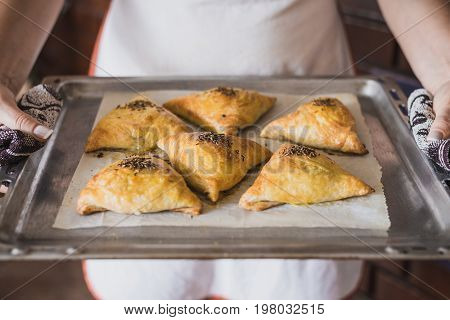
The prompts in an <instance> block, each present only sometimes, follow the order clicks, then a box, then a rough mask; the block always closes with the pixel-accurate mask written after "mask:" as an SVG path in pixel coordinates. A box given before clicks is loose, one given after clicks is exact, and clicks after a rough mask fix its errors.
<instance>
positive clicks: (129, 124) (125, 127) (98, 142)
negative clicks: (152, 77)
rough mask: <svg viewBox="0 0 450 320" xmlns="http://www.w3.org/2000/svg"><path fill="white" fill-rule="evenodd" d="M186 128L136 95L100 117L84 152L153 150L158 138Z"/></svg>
mask: <svg viewBox="0 0 450 320" xmlns="http://www.w3.org/2000/svg"><path fill="white" fill-rule="evenodd" d="M188 131H190V128H189V127H188V126H187V125H186V124H185V123H184V122H183V121H182V120H180V119H178V118H177V117H176V116H175V115H173V114H172V113H170V112H168V111H167V110H166V109H164V108H162V107H160V106H158V105H156V104H155V103H153V102H152V101H150V100H148V99H145V98H144V97H143V96H138V97H136V98H134V99H133V100H131V101H130V102H127V103H125V104H123V105H119V106H118V107H116V108H115V109H114V110H112V111H110V112H109V113H108V114H107V115H106V116H104V117H103V118H102V119H101V120H100V121H99V122H98V123H97V125H96V126H95V128H94V130H93V131H92V133H91V134H90V136H89V138H88V141H87V144H86V147H85V151H86V152H92V151H97V150H123V151H131V152H137V153H138V152H144V151H148V150H150V149H153V148H154V147H155V146H156V141H158V139H159V138H162V137H165V136H167V135H172V134H177V133H180V132H188Z"/></svg>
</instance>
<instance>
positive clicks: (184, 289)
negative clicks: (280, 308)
mask: <svg viewBox="0 0 450 320" xmlns="http://www.w3.org/2000/svg"><path fill="white" fill-rule="evenodd" d="M96 63H97V65H98V67H97V68H96V69H95V75H98V76H150V75H151V76H159V75H161V76H168V75H178V76H183V75H185V76H193V75H334V74H338V73H340V72H342V71H343V70H346V69H347V68H348V67H349V66H350V55H349V51H348V47H347V42H346V38H345V34H344V31H343V26H342V24H341V22H340V20H339V15H338V12H337V8H336V3H335V2H334V1H333V0H298V1H296V0H227V1H224V0H222V1H220V0H165V1H163V0H159V1H148V0H127V1H124V0H115V1H113V2H112V4H111V8H110V11H109V13H108V16H107V18H106V21H105V24H104V28H103V32H102V34H101V38H100V42H99V47H98V56H97V61H96ZM350 73H351V71H349V72H346V74H350ZM84 273H85V278H86V281H87V284H88V286H89V288H90V290H91V291H92V292H93V294H94V295H95V296H96V297H98V298H102V299H201V298H205V297H207V296H214V295H218V296H221V297H224V298H228V299H337V298H342V297H345V296H346V295H348V294H350V293H351V291H352V290H353V289H354V288H355V287H356V285H357V283H358V280H359V277H360V273H361V262H359V261H331V260H280V259H269V260H229V259H221V260H89V261H86V262H85V264H84Z"/></svg>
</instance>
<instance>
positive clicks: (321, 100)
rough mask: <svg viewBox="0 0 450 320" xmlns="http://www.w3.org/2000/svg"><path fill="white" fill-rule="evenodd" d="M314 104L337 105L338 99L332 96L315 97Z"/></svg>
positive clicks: (323, 105) (322, 105)
mask: <svg viewBox="0 0 450 320" xmlns="http://www.w3.org/2000/svg"><path fill="white" fill-rule="evenodd" d="M312 104H313V105H314V106H321V107H335V106H336V99H332V98H318V99H314V100H313V101H312Z"/></svg>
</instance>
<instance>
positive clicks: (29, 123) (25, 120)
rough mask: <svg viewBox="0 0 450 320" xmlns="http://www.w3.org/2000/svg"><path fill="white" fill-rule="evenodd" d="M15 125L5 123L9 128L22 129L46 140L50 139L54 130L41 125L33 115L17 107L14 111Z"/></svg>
mask: <svg viewBox="0 0 450 320" xmlns="http://www.w3.org/2000/svg"><path fill="white" fill-rule="evenodd" d="M12 120H13V125H12V127H11V126H9V125H8V124H6V123H5V125H7V126H8V127H9V128H11V129H16V130H19V131H22V132H24V133H28V134H31V135H33V136H35V137H36V138H38V139H41V140H46V139H48V138H49V137H50V136H51V134H52V133H53V130H52V129H50V128H47V127H45V126H43V125H41V124H40V123H39V122H37V121H36V120H35V119H34V118H33V117H32V116H30V115H28V114H26V113H25V112H23V111H21V110H19V109H17V111H15V112H14V113H13V118H12Z"/></svg>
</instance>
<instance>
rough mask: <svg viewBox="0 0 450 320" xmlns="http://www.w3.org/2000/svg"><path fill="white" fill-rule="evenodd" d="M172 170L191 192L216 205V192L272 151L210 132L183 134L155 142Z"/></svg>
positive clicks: (262, 160)
mask: <svg viewBox="0 0 450 320" xmlns="http://www.w3.org/2000/svg"><path fill="white" fill-rule="evenodd" d="M158 147H159V148H161V149H163V150H164V151H165V152H166V153H167V154H168V156H169V159H170V161H171V162H172V164H173V165H174V167H175V168H176V169H177V170H178V172H180V173H181V174H182V175H183V176H184V177H185V179H186V181H187V182H188V184H189V185H191V186H192V187H193V188H194V189H197V190H199V191H201V192H204V193H206V194H207V195H208V197H209V199H211V200H212V201H214V202H216V201H217V200H218V199H219V192H220V191H224V190H228V189H230V188H231V187H233V186H234V185H236V184H237V183H238V182H239V181H241V180H242V178H244V176H245V175H246V174H247V171H248V170H249V169H251V168H252V167H254V166H256V165H258V164H259V163H261V162H264V161H266V160H267V159H268V158H269V157H270V155H271V152H270V151H269V149H266V148H264V147H263V146H261V145H259V144H257V143H256V142H254V141H251V140H248V139H243V138H238V137H236V136H232V135H225V134H217V133H212V132H195V133H182V134H179V135H177V136H171V137H167V138H165V139H162V140H160V141H158Z"/></svg>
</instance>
